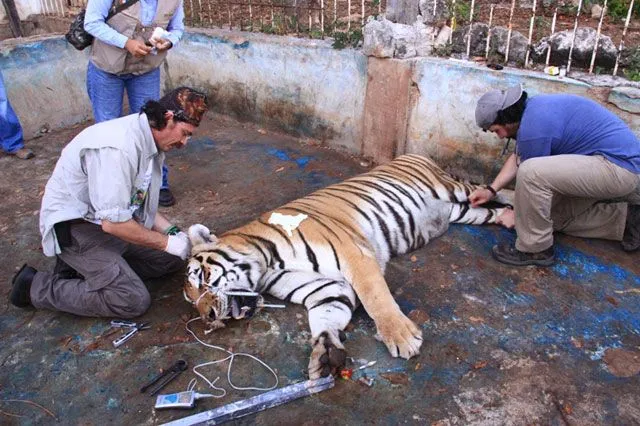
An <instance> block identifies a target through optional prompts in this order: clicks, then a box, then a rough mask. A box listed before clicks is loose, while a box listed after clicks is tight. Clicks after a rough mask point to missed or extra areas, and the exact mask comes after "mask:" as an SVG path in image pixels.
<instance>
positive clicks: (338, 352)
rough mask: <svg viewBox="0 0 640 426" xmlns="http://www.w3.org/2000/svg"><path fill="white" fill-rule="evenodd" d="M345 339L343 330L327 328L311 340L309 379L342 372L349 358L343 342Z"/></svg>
mask: <svg viewBox="0 0 640 426" xmlns="http://www.w3.org/2000/svg"><path fill="white" fill-rule="evenodd" d="M345 339H346V336H345V334H344V332H343V331H342V330H327V331H324V332H322V333H321V334H320V335H319V336H318V337H317V338H315V339H313V340H312V341H311V344H312V345H313V350H312V351H311V359H310V360H309V379H312V380H313V379H319V378H320V377H327V376H328V375H330V374H331V375H333V376H335V375H337V374H339V373H340V370H341V369H342V367H344V364H345V361H346V359H347V352H346V351H345V350H344V345H343V344H342V342H344V340H345Z"/></svg>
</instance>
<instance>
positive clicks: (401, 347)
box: [376, 312, 422, 359]
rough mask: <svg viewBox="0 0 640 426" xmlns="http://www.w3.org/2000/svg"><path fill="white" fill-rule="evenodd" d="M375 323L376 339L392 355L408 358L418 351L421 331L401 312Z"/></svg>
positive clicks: (420, 342) (420, 343)
mask: <svg viewBox="0 0 640 426" xmlns="http://www.w3.org/2000/svg"><path fill="white" fill-rule="evenodd" d="M376 325H377V327H378V334H377V335H376V339H378V340H379V341H381V342H383V343H384V344H385V345H386V346H387V349H388V350H389V352H390V353H391V356H392V357H394V358H396V357H398V356H401V357H402V358H404V359H409V358H411V357H412V356H416V355H418V354H419V353H420V346H422V331H421V330H420V329H419V328H418V327H417V326H416V325H415V324H414V323H413V321H411V320H410V319H409V318H407V317H406V316H405V315H404V314H403V313H402V312H398V315H396V316H395V318H392V319H387V320H385V321H380V322H379V323H378V322H376Z"/></svg>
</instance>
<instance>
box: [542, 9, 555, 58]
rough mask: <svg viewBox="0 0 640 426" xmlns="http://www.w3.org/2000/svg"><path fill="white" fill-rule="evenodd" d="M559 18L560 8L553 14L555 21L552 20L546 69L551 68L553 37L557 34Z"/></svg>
mask: <svg viewBox="0 0 640 426" xmlns="http://www.w3.org/2000/svg"><path fill="white" fill-rule="evenodd" d="M557 16H558V8H557V7H556V10H555V11H554V12H553V19H552V20H551V34H550V35H549V43H548V44H549V47H548V48H547V59H546V60H545V62H544V65H545V66H546V67H548V66H549V60H550V59H551V37H552V36H553V35H554V34H555V32H556V18H557Z"/></svg>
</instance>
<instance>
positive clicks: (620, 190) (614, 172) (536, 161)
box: [514, 155, 640, 253]
mask: <svg viewBox="0 0 640 426" xmlns="http://www.w3.org/2000/svg"><path fill="white" fill-rule="evenodd" d="M639 180H640V176H639V175H637V174H635V173H633V172H630V171H628V170H626V169H624V168H622V167H619V166H616V165H615V164H613V163H611V162H609V161H607V160H606V159H605V158H604V157H601V156H587V155H553V156H549V157H538V158H531V159H529V160H527V161H525V162H523V163H522V164H520V167H519V168H518V173H517V176H516V191H515V206H514V207H515V213H516V232H517V234H518V238H517V240H516V248H517V249H518V250H520V251H523V252H527V253H536V252H539V251H542V250H545V249H547V248H549V247H551V246H552V245H553V231H559V232H563V233H565V234H569V235H574V236H577V237H586V238H603V239H607V240H616V241H620V240H622V234H623V233H624V225H625V220H626V217H627V203H626V202H616V203H600V202H599V201H602V200H609V199H612V198H618V197H625V196H627V195H629V194H630V193H631V192H633V191H635V189H636V187H637V186H638V184H639Z"/></svg>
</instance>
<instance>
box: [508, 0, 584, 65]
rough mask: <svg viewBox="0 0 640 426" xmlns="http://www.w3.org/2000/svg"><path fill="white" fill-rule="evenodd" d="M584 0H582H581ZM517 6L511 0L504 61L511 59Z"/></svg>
mask: <svg viewBox="0 0 640 426" xmlns="http://www.w3.org/2000/svg"><path fill="white" fill-rule="evenodd" d="M580 1H582V0H580ZM515 8H516V0H512V1H511V11H510V12H509V27H508V28H509V29H508V31H507V46H506V48H505V52H504V63H505V64H506V63H507V62H508V61H509V45H510V44H511V31H512V30H513V11H514V10H515Z"/></svg>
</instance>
